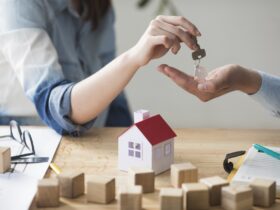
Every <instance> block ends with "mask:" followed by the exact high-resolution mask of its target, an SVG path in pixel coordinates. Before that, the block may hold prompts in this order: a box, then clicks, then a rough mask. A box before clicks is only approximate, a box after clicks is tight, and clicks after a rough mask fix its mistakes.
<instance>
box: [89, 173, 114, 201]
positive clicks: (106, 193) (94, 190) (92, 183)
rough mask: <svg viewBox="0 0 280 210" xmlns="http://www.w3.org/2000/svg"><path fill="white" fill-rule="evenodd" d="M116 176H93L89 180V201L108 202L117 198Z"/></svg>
mask: <svg viewBox="0 0 280 210" xmlns="http://www.w3.org/2000/svg"><path fill="white" fill-rule="evenodd" d="M115 189H116V186H115V178H107V177H91V178H90V179H89V180H88V181H87V201H88V202H94V203H101V204H107V203H110V202H111V201H113V200H115Z"/></svg>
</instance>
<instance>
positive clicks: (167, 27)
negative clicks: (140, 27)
mask: <svg viewBox="0 0 280 210" xmlns="http://www.w3.org/2000/svg"><path fill="white" fill-rule="evenodd" d="M153 24H154V25H155V26H156V27H157V28H160V29H161V31H165V32H166V33H168V34H172V35H173V36H175V37H176V39H179V40H180V41H182V42H184V43H185V44H186V45H187V46H188V47H189V48H190V49H192V50H197V49H198V45H197V40H196V38H195V36H193V35H191V34H190V33H189V32H187V31H186V30H184V29H182V28H180V27H178V26H174V25H172V24H169V23H166V22H164V21H161V20H155V21H154V23H153Z"/></svg>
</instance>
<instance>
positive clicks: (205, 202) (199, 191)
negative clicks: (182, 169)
mask: <svg viewBox="0 0 280 210" xmlns="http://www.w3.org/2000/svg"><path fill="white" fill-rule="evenodd" d="M182 188H183V191H184V196H185V202H186V207H187V210H207V209H208V208H209V190H208V187H207V186H206V185H205V184H203V183H187V184H183V185H182Z"/></svg>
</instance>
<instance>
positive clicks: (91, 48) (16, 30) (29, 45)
mask: <svg viewBox="0 0 280 210" xmlns="http://www.w3.org/2000/svg"><path fill="white" fill-rule="evenodd" d="M114 56H115V33H114V12H113V9H112V8H110V10H109V11H108V12H107V14H106V15H105V16H104V17H103V19H102V20H101V22H100V25H99V27H98V28H97V29H96V30H93V29H92V25H91V23H90V22H84V21H82V20H81V18H80V17H79V15H78V14H77V13H76V11H75V10H74V9H73V8H72V7H71V4H70V0H69V1H68V0H1V4H0V69H1V70H0V73H1V74H3V73H4V75H6V78H5V77H3V78H2V79H1V78H0V88H3V89H5V87H9V89H8V90H7V88H6V90H5V91H6V92H5V94H3V95H2V96H1V97H0V113H1V115H2V116H3V115H8V116H13V115H23V116H25V115H30V113H31V114H32V109H33V107H32V105H31V104H28V102H26V101H24V100H25V99H24V96H22V95H26V96H27V97H28V98H29V99H30V100H31V101H32V102H33V104H34V105H33V106H34V107H35V108H36V110H37V113H38V114H39V116H40V117H41V119H42V120H43V121H44V122H45V123H46V124H47V125H48V126H50V127H52V128H53V129H55V130H56V131H57V132H58V133H60V134H72V135H79V133H80V132H81V131H84V130H86V129H88V128H90V127H92V126H94V127H100V126H129V125H130V124H131V123H132V121H131V116H130V113H129V109H128V104H127V101H126V98H125V95H124V93H121V94H120V95H119V96H118V97H117V98H116V99H115V100H114V101H113V102H112V103H111V105H110V106H109V107H108V108H106V109H105V110H104V111H103V112H102V113H101V114H100V115H99V116H98V117H97V118H96V119H93V120H92V121H90V122H88V123H86V124H85V125H77V124H75V123H73V122H72V121H71V119H70V115H71V102H70V96H71V90H72V88H73V86H74V85H75V83H77V82H79V81H81V80H83V79H85V78H87V77H88V76H90V75H92V74H94V73H95V72H97V71H98V70H99V69H101V68H102V67H103V66H104V65H106V64H107V63H108V62H110V61H111V60H112V59H113V58H114ZM1 71H2V72H1ZM7 75H9V76H7ZM11 83H13V84H11ZM108 88H110V86H109V84H108ZM15 98H16V99H17V101H16V102H15ZM21 101H22V102H21ZM23 105H25V106H26V109H21V113H22V114H20V113H19V111H15V110H17V108H18V107H17V106H23ZM12 107H14V109H13V108H12ZM25 110H26V111H25ZM24 112H26V113H24Z"/></svg>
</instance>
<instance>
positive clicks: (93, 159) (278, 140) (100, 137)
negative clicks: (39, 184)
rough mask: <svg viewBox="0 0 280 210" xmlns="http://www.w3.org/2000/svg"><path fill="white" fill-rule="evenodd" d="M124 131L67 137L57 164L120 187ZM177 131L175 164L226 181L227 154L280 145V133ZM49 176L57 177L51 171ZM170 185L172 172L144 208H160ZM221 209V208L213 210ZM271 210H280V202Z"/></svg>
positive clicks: (66, 204)
mask: <svg viewBox="0 0 280 210" xmlns="http://www.w3.org/2000/svg"><path fill="white" fill-rule="evenodd" d="M123 130H124V128H100V129H93V130H91V131H90V132H88V133H87V134H85V135H83V136H82V137H80V138H72V137H63V139H62V142H61V144H60V146H59V148H58V151H57V153H56V155H55V158H54V162H55V163H56V164H57V165H58V166H59V167H60V168H61V169H62V170H63V171H73V170H74V171H77V172H85V174H86V178H87V177H88V176H90V175H100V176H109V177H111V176H112V177H116V182H117V188H118V187H119V186H120V185H122V184H124V183H126V179H127V174H126V173H125V172H120V171H119V170H118V169H117V159H118V151H117V137H118V135H119V134H120V133H122V131H123ZM175 132H176V133H177V138H176V139H175V163H180V162H192V163H193V164H194V165H196V166H197V167H198V170H199V178H202V177H209V176H214V175H218V176H221V177H224V178H226V176H227V174H226V172H225V171H224V170H223V166H222V163H223V159H224V156H225V154H226V153H229V152H233V151H237V150H247V149H248V148H250V146H251V145H252V144H253V143H259V144H264V145H270V146H278V147H279V146H280V130H224V129H175ZM46 176H55V174H54V173H53V172H52V171H49V172H48V173H47V175H46ZM170 186H171V185H170V172H169V171H167V172H165V173H163V174H160V175H158V176H156V183H155V187H156V190H155V193H150V194H144V195H143V208H144V209H147V210H156V209H159V197H158V196H159V195H158V194H159V193H158V192H159V189H160V188H162V187H170ZM35 209H37V208H36V206H35V205H34V203H33V204H32V207H31V210H35ZM52 209H56V208H52ZM57 209H67V210H75V209H79V210H87V209H89V210H94V209H97V210H113V209H117V200H116V201H114V202H113V203H111V204H109V205H97V204H93V203H87V201H86V197H85V195H84V196H81V197H79V198H76V199H72V200H71V199H65V198H61V204H60V207H59V208H57ZM219 209H221V208H220V207H212V208H211V210H219ZM254 209H255V210H260V209H261V208H256V207H255V208H254ZM266 209H267V208H266ZM270 209H271V210H276V209H277V210H279V209H280V201H279V200H278V201H277V203H276V204H275V205H274V206H273V207H271V208H270Z"/></svg>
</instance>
